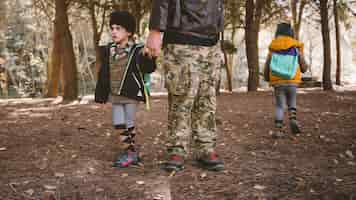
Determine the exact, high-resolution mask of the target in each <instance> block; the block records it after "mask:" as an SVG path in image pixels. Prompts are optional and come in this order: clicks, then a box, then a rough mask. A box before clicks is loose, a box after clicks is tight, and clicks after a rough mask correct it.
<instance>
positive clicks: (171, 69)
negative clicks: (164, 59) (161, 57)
mask: <svg viewBox="0 0 356 200" xmlns="http://www.w3.org/2000/svg"><path fill="white" fill-rule="evenodd" d="M165 67H166V69H165V70H166V72H165V78H166V87H167V90H168V92H169V93H171V94H173V95H187V94H188V93H189V91H190V88H191V74H190V70H189V65H184V66H177V65H171V64H167V65H166V66H165Z"/></svg>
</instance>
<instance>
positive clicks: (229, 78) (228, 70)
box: [221, 32, 232, 92]
mask: <svg viewBox="0 0 356 200" xmlns="http://www.w3.org/2000/svg"><path fill="white" fill-rule="evenodd" d="M222 38H223V41H222V42H221V50H222V52H223V55H224V63H223V65H224V68H225V70H226V78H227V86H228V90H229V91H230V92H232V69H231V68H232V67H230V66H229V59H228V56H227V52H226V49H225V45H224V38H225V34H224V32H223V33H222Z"/></svg>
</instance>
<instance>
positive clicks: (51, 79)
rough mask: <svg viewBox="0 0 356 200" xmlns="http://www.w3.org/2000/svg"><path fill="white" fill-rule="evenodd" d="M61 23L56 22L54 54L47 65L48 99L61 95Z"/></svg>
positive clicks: (50, 56) (51, 54) (50, 54)
mask: <svg viewBox="0 0 356 200" xmlns="http://www.w3.org/2000/svg"><path fill="white" fill-rule="evenodd" d="M59 28H60V27H59V22H58V20H57V19H55V20H54V29H53V47H52V52H51V53H49V54H48V55H49V58H48V64H47V87H46V88H47V91H46V94H45V96H46V97H57V96H58V93H59V88H58V87H59V79H60V71H61V58H60V55H61V51H62V50H61V44H60V33H59V31H57V30H58V29H59Z"/></svg>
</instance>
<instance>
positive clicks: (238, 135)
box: [0, 90, 356, 200]
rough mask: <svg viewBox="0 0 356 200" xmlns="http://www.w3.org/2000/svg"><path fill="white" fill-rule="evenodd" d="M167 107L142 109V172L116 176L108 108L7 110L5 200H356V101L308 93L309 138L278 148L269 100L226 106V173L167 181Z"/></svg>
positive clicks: (303, 114)
mask: <svg viewBox="0 0 356 200" xmlns="http://www.w3.org/2000/svg"><path fill="white" fill-rule="evenodd" d="M166 99H167V98H166V97H165V96H161V97H154V98H153V102H152V110H151V111H150V112H148V111H145V110H144V105H140V111H139V112H138V114H137V118H138V122H139V123H138V133H139V135H138V139H137V140H138V143H139V144H140V149H141V154H142V158H143V165H142V166H139V167H135V168H130V169H117V168H114V167H112V161H113V159H114V158H115V157H116V155H117V153H118V151H119V149H118V146H117V139H116V138H117V135H116V134H115V133H114V131H113V129H112V127H111V110H110V105H99V104H95V103H93V102H89V103H87V104H81V103H80V102H72V103H68V104H65V103H56V101H55V100H53V99H34V100H31V101H26V100H11V101H4V100H3V101H1V100H0V199H1V200H15V199H16V200H19V199H46V200H47V199H52V200H53V199H55V200H79V199H83V200H84V199H85V200H87V199H88V200H114V199H115V200H121V199H122V200H126V199H130V200H131V199H134V200H141V199H143V200H146V199H151V200H153V199H156V200H159V199H162V200H163V199H165V200H166V199H173V200H200V199H201V200H210V199H211V200H235V199H236V200H254V199H257V200H262V199H266V200H274V199H276V200H280V199H286V200H297V199H298V200H304V199H308V200H309V199H310V200H314V199H316V200H319V199H320V200H355V199H356V158H355V156H356V92H351V91H349V92H323V91H320V90H301V91H299V95H298V118H299V120H300V122H301V124H302V128H303V134H302V135H301V136H299V137H292V136H291V134H289V135H290V137H289V138H287V139H280V140H275V139H272V138H271V136H270V132H271V130H272V127H273V110H274V109H273V103H274V102H273V100H272V93H271V92H256V93H233V94H222V95H221V96H219V97H218V122H219V123H218V128H219V139H218V146H217V152H218V153H219V155H220V157H221V158H222V159H223V160H224V161H225V163H226V170H225V171H223V172H208V171H204V170H201V169H199V168H197V167H196V166H195V165H194V161H193V160H192V159H190V160H187V163H186V168H185V170H184V171H182V172H178V173H176V174H175V175H173V176H169V174H168V173H167V172H165V171H163V170H162V169H161V168H160V164H161V163H162V162H163V161H164V159H165V154H164V152H165V148H164V143H165V133H166V129H167V126H166V124H167V100H166Z"/></svg>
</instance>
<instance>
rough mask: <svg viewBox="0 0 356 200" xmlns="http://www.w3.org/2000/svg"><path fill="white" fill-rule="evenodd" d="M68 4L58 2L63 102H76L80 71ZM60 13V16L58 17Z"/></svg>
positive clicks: (59, 0)
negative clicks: (76, 59) (71, 30)
mask: <svg viewBox="0 0 356 200" xmlns="http://www.w3.org/2000/svg"><path fill="white" fill-rule="evenodd" d="M67 6H68V3H66V1H63V0H56V17H58V18H57V19H58V21H59V22H60V23H59V26H60V28H61V29H60V33H61V45H62V52H61V63H62V69H63V80H62V89H63V100H74V99H77V98H78V71H77V64H76V61H75V54H74V48H73V40H72V34H71V32H70V30H69V23H68V14H67V9H68V8H67ZM57 13H58V15H57Z"/></svg>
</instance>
